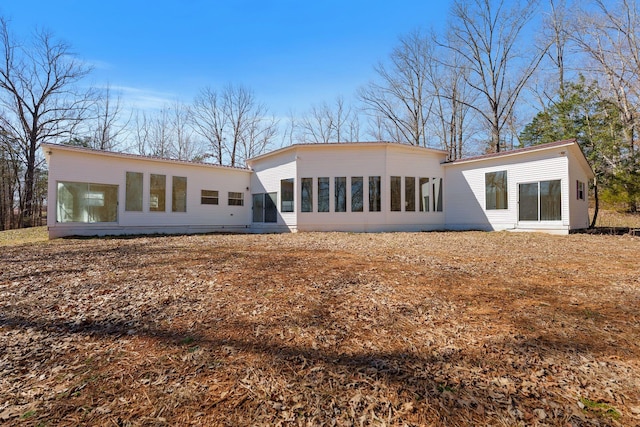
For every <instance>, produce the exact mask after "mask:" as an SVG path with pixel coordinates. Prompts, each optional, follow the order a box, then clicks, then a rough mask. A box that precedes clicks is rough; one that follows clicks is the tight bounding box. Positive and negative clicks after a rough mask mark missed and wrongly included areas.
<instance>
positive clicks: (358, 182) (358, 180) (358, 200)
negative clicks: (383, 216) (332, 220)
mask: <svg viewBox="0 0 640 427" xmlns="http://www.w3.org/2000/svg"><path fill="white" fill-rule="evenodd" d="M362 200H363V193H362V177H361V176H352V177H351V212H362V210H363V206H364V202H363V201H362Z"/></svg>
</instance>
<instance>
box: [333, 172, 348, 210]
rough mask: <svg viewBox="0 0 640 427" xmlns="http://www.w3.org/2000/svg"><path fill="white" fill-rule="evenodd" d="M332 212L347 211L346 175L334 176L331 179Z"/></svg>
mask: <svg viewBox="0 0 640 427" xmlns="http://www.w3.org/2000/svg"><path fill="white" fill-rule="evenodd" d="M333 183H334V185H333V194H334V202H335V203H334V205H333V210H334V212H346V211H347V177H346V176H336V177H334V179H333Z"/></svg>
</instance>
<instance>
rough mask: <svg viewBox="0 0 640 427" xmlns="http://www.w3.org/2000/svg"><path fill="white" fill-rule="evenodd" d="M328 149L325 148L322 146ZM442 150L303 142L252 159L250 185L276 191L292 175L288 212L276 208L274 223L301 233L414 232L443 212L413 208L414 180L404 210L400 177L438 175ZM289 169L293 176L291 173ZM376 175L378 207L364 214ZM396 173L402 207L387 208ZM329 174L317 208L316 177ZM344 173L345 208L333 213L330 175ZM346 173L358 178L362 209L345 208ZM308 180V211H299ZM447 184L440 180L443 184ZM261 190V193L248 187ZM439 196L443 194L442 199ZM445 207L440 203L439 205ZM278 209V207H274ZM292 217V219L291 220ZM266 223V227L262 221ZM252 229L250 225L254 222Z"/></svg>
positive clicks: (440, 221) (438, 221) (437, 224)
mask: <svg viewBox="0 0 640 427" xmlns="http://www.w3.org/2000/svg"><path fill="white" fill-rule="evenodd" d="M327 148H330V149H327ZM445 157H446V154H444V153H442V152H439V151H434V150H424V149H417V148H415V147H404V146H400V145H392V144H360V145H357V146H355V144H332V145H331V146H323V145H309V146H298V147H296V148H294V149H291V150H287V151H284V152H282V153H276V154H274V155H272V156H268V157H266V158H264V159H258V160H257V161H254V162H252V164H251V166H252V167H253V169H254V171H255V172H256V177H255V178H254V179H253V180H252V185H261V186H262V187H260V188H264V189H265V190H266V191H265V192H269V191H278V200H280V181H279V180H280V179H283V178H290V177H295V178H296V179H295V185H294V191H295V193H294V203H295V211H296V212H294V213H293V214H282V213H281V212H279V218H278V221H279V223H280V220H281V218H280V217H282V220H283V222H284V223H285V224H286V225H287V226H288V227H289V229H291V230H294V229H296V230H301V231H328V230H331V231H356V232H364V231H420V230H432V229H441V228H443V226H444V213H443V212H433V211H430V212H419V211H418V209H419V208H418V206H419V204H418V203H419V201H418V191H419V190H418V185H417V181H416V200H415V203H416V212H405V211H404V206H405V200H404V197H405V194H404V193H405V188H404V185H405V183H404V177H415V178H419V177H424V178H430V179H431V178H443V177H444V171H443V168H442V166H441V162H442V161H444V159H445ZM292 173H295V175H292ZM370 176H380V179H381V185H380V186H381V211H380V212H369V210H368V208H369V192H368V180H369V177H370ZM391 176H400V177H402V191H401V194H402V207H403V208H402V211H401V212H391V202H390V177H391ZM319 177H327V178H329V212H318V178H319ZM336 177H346V179H347V180H346V181H347V212H335V178H336ZM351 177H362V178H363V205H364V209H363V212H351ZM302 178H313V212H302V209H301V207H302V200H301V199H302V197H301V188H300V184H301V180H302ZM443 185H444V186H446V185H447V183H446V181H445V182H444V184H443ZM253 192H254V193H256V192H261V191H253ZM443 199H444V197H443ZM444 209H445V210H446V209H447V208H446V206H445V207H444ZM278 210H280V206H278ZM295 217H297V221H296V220H295ZM265 227H267V225H265ZM254 228H255V224H254Z"/></svg>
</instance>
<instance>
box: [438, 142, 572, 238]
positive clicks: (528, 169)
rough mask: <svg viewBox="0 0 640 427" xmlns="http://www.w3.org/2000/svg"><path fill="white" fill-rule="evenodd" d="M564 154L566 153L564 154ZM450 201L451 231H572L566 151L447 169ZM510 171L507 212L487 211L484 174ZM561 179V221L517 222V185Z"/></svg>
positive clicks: (500, 159)
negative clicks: (570, 229) (570, 225)
mask: <svg viewBox="0 0 640 427" xmlns="http://www.w3.org/2000/svg"><path fill="white" fill-rule="evenodd" d="M563 152H564V154H562V153H563ZM445 169H446V175H445V177H446V182H447V183H448V185H449V187H447V188H448V191H446V192H445V195H446V200H447V209H446V227H447V228H450V229H481V230H510V229H531V230H536V229H547V230H550V231H559V232H566V231H568V229H569V219H570V218H569V188H568V183H569V176H568V160H567V148H566V147H559V148H557V149H554V150H545V151H543V152H542V151H541V152H525V153H520V154H519V155H517V156H511V157H509V156H499V157H494V158H485V159H482V160H479V161H470V162H461V163H451V164H447V165H446V166H445ZM503 170H506V171H507V185H508V190H507V191H508V202H507V203H508V209H498V210H487V209H485V203H486V200H485V174H486V173H488V172H495V171H503ZM547 180H561V187H562V190H561V191H562V208H561V209H562V219H561V220H560V221H546V222H545V221H535V222H533V221H527V222H519V221H518V184H520V183H529V182H538V181H547Z"/></svg>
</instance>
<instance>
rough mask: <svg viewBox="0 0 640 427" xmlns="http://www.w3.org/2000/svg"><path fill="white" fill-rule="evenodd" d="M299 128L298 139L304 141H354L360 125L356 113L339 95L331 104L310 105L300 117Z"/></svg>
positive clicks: (357, 136)
mask: <svg viewBox="0 0 640 427" xmlns="http://www.w3.org/2000/svg"><path fill="white" fill-rule="evenodd" d="M299 130H300V136H299V139H301V140H303V141H305V142H315V143H327V142H354V141H357V140H358V139H359V134H360V125H359V120H358V115H357V114H356V113H355V111H354V110H353V109H352V108H351V107H350V106H347V105H345V102H344V98H343V97H341V96H339V97H337V98H336V99H335V102H334V104H333V105H330V104H328V103H327V102H323V103H322V104H320V105H312V106H311V109H310V110H309V112H308V113H307V114H306V115H305V116H303V117H302V118H301V119H300V124H299Z"/></svg>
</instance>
